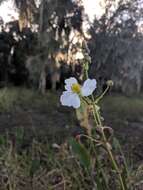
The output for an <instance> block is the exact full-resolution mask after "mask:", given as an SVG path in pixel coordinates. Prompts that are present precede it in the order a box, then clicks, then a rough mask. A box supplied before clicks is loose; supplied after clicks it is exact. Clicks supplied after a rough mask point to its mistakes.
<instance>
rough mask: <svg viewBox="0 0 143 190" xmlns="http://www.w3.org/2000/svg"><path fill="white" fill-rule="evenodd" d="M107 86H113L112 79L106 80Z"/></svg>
mask: <svg viewBox="0 0 143 190" xmlns="http://www.w3.org/2000/svg"><path fill="white" fill-rule="evenodd" d="M106 84H107V86H113V85H114V82H113V81H112V80H108V81H107V82H106Z"/></svg>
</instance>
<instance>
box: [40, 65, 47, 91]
mask: <svg viewBox="0 0 143 190" xmlns="http://www.w3.org/2000/svg"><path fill="white" fill-rule="evenodd" d="M39 91H40V93H42V94H45V92H46V70H45V65H43V67H42V70H41V74H40V80H39Z"/></svg>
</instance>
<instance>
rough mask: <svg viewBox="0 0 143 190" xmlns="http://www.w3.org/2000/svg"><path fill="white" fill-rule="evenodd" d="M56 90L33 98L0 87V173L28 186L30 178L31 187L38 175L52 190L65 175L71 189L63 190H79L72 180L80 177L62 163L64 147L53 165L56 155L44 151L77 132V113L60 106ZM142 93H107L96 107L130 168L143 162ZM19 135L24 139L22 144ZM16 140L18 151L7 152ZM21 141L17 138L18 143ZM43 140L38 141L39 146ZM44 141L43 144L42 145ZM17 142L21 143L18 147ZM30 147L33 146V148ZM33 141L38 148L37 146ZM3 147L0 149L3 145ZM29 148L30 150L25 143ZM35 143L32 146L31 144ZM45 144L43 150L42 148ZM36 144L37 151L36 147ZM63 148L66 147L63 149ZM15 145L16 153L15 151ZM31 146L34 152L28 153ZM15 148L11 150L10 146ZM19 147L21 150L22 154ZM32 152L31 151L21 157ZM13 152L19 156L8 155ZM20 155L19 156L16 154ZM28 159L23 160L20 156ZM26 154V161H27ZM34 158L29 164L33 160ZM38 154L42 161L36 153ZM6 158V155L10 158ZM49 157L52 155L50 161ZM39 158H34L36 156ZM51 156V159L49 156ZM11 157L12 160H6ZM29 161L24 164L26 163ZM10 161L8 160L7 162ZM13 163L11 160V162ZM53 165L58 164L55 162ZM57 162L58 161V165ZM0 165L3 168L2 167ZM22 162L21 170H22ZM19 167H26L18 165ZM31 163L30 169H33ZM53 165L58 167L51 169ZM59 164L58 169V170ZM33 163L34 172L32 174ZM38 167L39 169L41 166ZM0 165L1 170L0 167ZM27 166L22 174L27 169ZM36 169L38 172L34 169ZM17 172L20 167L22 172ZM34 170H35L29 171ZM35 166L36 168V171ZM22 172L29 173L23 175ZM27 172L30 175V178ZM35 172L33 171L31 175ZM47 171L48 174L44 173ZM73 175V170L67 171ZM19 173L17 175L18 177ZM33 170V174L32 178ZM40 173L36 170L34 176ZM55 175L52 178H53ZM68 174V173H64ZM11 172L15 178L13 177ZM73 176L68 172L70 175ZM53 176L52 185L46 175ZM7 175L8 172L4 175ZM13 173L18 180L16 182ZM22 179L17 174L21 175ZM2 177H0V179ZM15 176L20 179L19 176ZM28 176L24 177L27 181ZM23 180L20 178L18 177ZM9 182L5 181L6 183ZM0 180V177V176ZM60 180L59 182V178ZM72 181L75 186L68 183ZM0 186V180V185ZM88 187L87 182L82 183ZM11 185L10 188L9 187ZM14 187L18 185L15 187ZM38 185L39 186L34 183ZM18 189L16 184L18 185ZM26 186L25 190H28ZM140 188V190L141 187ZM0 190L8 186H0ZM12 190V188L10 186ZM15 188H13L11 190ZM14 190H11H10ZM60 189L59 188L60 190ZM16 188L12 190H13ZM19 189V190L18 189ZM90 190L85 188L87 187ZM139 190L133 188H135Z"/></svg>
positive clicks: (27, 92) (28, 93)
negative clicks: (129, 94) (119, 144)
mask: <svg viewBox="0 0 143 190" xmlns="http://www.w3.org/2000/svg"><path fill="white" fill-rule="evenodd" d="M60 94H61V92H51V91H48V92H47V93H46V95H45V96H42V95H40V94H38V93H37V92H36V91H34V90H28V89H24V88H8V89H1V92H0V133H1V135H0V145H1V148H0V169H1V171H4V172H5V171H9V170H10V171H14V174H13V173H12V177H13V175H15V176H14V177H15V178H14V179H13V178H11V176H10V177H9V178H10V179H11V180H12V181H14V182H15V181H16V180H17V181H18V182H19V181H20V182H21V180H26V182H23V183H25V184H26V185H27V184H28V183H29V182H28V181H27V180H29V175H30V176H31V175H32V183H35V184H37V183H36V182H34V180H35V178H34V177H39V175H41V178H40V177H39V178H40V180H43V176H44V177H45V181H44V182H43V181H42V182H40V185H41V184H42V183H47V185H48V187H49V184H50V185H51V184H52V183H53V184H52V185H51V189H55V190H59V189H60V188H59V186H58V188H52V187H53V186H57V183H58V182H57V177H58V176H59V175H60V178H63V177H62V175H65V180H69V179H70V180H71V182H72V186H71V187H69V188H67V189H75V190H76V189H79V186H80V189H83V187H82V186H81V184H78V185H79V186H75V187H74V186H73V185H74V184H76V183H78V181H77V179H78V177H75V176H76V175H77V176H78V175H79V174H76V173H77V169H76V167H75V168H73V165H72V164H69V163H68V164H67V163H65V161H64V162H63V161H62V159H63V157H64V155H65V154H68V153H67V152H66V149H65V148H63V152H64V155H61V154H63V152H60V159H61V158H62V159H61V160H60V162H58V161H57V160H58V156H57V155H56V156H55V153H54V155H53V153H51V149H49V148H48V152H47V149H46V148H47V147H49V146H51V145H53V144H54V145H55V143H56V146H57V144H58V145H60V144H64V143H65V142H66V140H68V139H69V138H70V137H71V136H73V135H74V133H75V132H76V131H78V130H80V129H79V126H78V122H77V119H76V115H75V112H74V109H72V108H66V107H63V106H61V105H60V102H59V97H60ZM142 97H143V96H142V95H140V96H134V97H125V96H123V95H120V94H110V95H107V96H106V97H105V98H104V100H103V101H102V102H101V103H100V106H101V113H102V116H103V117H104V123H105V125H107V126H110V127H112V128H113V130H114V133H115V136H116V137H117V138H118V139H119V141H120V143H121V146H122V149H123V152H124V153H125V155H126V157H127V159H128V162H129V164H130V165H131V167H136V166H139V165H140V164H141V163H142V160H143V149H142V145H143V99H142ZM21 134H22V135H23V139H22V141H23V142H22V143H21V142H20V141H21ZM2 136H5V137H6V138H7V136H8V142H6V143H4V141H3V138H2ZM15 139H16V140H17V142H18V144H16V147H17V148H18V149H17V151H18V152H17V153H13V150H12V152H11V146H8V145H9V143H10V141H9V140H11V142H12V144H13V146H14V147H15ZM19 139H20V140H19ZM41 142H42V143H41ZM44 142H48V144H47V143H46V144H45V143H44ZM20 143H21V144H20ZM33 143H34V144H33ZM37 143H38V144H37ZM3 144H5V146H4V147H3V146H2V145H3ZM30 144H31V148H29V145H30ZM35 144H36V145H35ZM43 145H44V146H43ZM35 146H36V147H35ZM64 146H65V145H64ZM19 147H20V150H19ZM33 147H35V148H34V150H33ZM14 149H15V148H14ZM21 149H22V151H23V152H21ZM25 151H26V152H27V151H28V152H29V151H32V152H34V153H32V152H31V153H28V154H27V153H26V154H25ZM37 151H38V152H37ZM13 154H14V155H15V154H16V155H17V156H18V162H17V159H16V158H17V157H15V156H14V157H13ZM21 154H22V155H21ZM23 154H24V155H25V156H26V155H27V157H25V156H24V155H23ZM29 154H30V157H29ZM33 154H34V160H33ZM37 154H38V155H42V157H41V156H40V157H39V156H38V155H37ZM9 155H11V156H9ZM52 155H53V156H54V157H52ZM37 156H38V157H37ZM49 156H50V157H49ZM11 158H12V159H11ZM37 158H38V160H39V159H40V160H42V162H43V159H44V160H46V167H48V174H47V173H44V172H47V171H46V170H42V169H41V168H42V167H43V168H45V161H44V165H43V163H41V162H40V165H38V164H39V161H38V163H37ZM3 159H4V160H6V163H5V164H6V165H3V164H2V163H3V162H2V160H3ZM27 159H28V160H30V161H28V160H27ZM11 160H12V161H11ZM13 160H14V161H13ZM56 162H57V163H56ZM61 162H62V163H61ZM1 164H2V165H1ZM21 164H22V166H21ZM23 164H25V165H24V166H23ZM33 164H34V166H33ZM56 164H57V165H56ZM60 164H61V165H62V168H61V166H60ZM37 165H38V170H37ZM42 165H43V166H42ZM15 166H16V167H18V166H19V167H18V168H20V171H19V170H18V171H17V170H16V171H15V169H13V167H15ZM1 167H2V168H1ZM25 167H26V168H29V169H27V170H25V169H26V168H25ZM39 167H40V169H39ZM23 168H24V170H23V171H21V169H23ZM33 168H34V169H33ZM35 168H36V169H35ZM53 168H61V170H62V172H65V173H64V174H62V175H61V172H60V173H58V170H57V169H53ZM25 171H29V172H30V174H29V173H25ZM31 171H32V174H31ZM36 171H38V173H36ZM49 171H50V172H49ZM71 171H72V172H71ZM19 172H20V174H19ZM33 172H35V173H36V174H34V173H33ZM39 172H41V173H40V174H39ZM55 172H56V174H55ZM67 172H70V173H67ZM15 173H16V174H15ZM72 173H73V174H72ZM52 174H53V175H54V176H53V177H51V179H52V181H53V179H54V178H55V176H56V182H55V181H54V182H51V181H48V179H49V177H48V179H47V178H46V176H49V175H52ZM1 175H2V176H3V175H4V174H3V173H1V172H0V180H1ZM9 175H10V174H9ZM17 175H18V179H17ZM20 175H21V176H20ZM69 175H70V177H69ZM4 176H5V175H4ZM19 176H20V177H19ZM26 176H27V177H26ZM23 177H25V179H23ZM9 178H8V179H9ZM2 179H3V178H2ZM63 179H64V178H63ZM73 181H74V183H73ZM0 184H1V182H0ZM87 184H88V183H87ZM87 184H86V183H85V184H84V183H83V185H84V189H86V188H87V189H88V188H89V187H88V186H87V187H85V185H87ZM13 185H15V184H13ZM18 185H19V184H18ZM38 185H39V184H38ZM38 185H37V187H35V188H34V190H43V189H44V188H45V187H46V185H45V186H44V188H41V186H40V187H39V186H38ZM18 187H19V186H18ZM30 187H31V185H28V186H26V188H27V190H28V188H30ZM141 188H142V187H141ZM3 189H4V190H5V189H6V190H7V188H3ZM11 189H12V190H13V189H14V188H11ZM15 189H16V188H15ZM15 189H14V190H15ZM61 189H64V188H61ZM16 190H17V189H16ZM18 190H22V188H21V186H20V187H19V189H18ZM88 190H89V189H88ZM135 190H136V189H135ZM137 190H138V189H137Z"/></svg>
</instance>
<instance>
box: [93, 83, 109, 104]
mask: <svg viewBox="0 0 143 190" xmlns="http://www.w3.org/2000/svg"><path fill="white" fill-rule="evenodd" d="M109 88H110V87H109V86H107V88H106V89H105V90H104V92H103V93H102V94H101V95H100V96H99V97H98V98H97V99H96V103H98V102H99V101H100V100H101V99H102V98H103V96H105V94H106V93H107V92H108V90H109Z"/></svg>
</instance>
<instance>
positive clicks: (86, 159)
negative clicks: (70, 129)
mask: <svg viewBox="0 0 143 190" xmlns="http://www.w3.org/2000/svg"><path fill="white" fill-rule="evenodd" d="M70 145H71V146H72V150H73V152H74V153H75V154H76V155H77V157H78V159H79V161H80V163H81V164H82V165H83V166H84V167H85V168H86V169H88V170H89V169H90V168H91V158H90V154H89V153H88V151H87V149H86V148H85V147H84V145H83V144H80V143H78V142H77V141H76V140H75V139H73V138H72V139H70Z"/></svg>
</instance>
